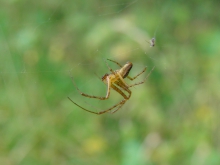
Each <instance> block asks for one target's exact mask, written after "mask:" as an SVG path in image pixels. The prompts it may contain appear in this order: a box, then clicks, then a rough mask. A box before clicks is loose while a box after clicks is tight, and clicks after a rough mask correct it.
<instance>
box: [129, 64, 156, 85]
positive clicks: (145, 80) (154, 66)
mask: <svg viewBox="0 0 220 165" xmlns="http://www.w3.org/2000/svg"><path fill="white" fill-rule="evenodd" d="M154 68H155V66H154V67H153V68H152V69H151V71H150V72H149V73H148V75H147V77H145V79H144V80H143V81H141V82H138V83H135V84H132V85H129V86H128V87H129V88H130V87H133V86H136V85H140V84H143V83H144V82H145V81H146V80H147V79H148V77H149V76H150V74H151V73H152V71H153V70H154Z"/></svg>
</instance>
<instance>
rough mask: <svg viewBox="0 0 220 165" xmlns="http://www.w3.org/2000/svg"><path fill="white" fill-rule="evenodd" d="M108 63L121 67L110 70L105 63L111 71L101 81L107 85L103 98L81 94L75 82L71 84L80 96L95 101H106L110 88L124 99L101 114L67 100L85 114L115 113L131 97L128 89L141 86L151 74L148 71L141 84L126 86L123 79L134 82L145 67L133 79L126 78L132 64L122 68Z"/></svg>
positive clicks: (128, 63)
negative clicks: (94, 99)
mask: <svg viewBox="0 0 220 165" xmlns="http://www.w3.org/2000/svg"><path fill="white" fill-rule="evenodd" d="M108 60H109V61H111V62H114V63H116V64H117V65H118V66H119V67H121V68H120V69H118V70H115V71H114V70H112V69H111V68H110V67H109V65H108V63H107V62H106V65H107V67H108V68H109V70H110V71H111V73H109V74H108V73H106V74H105V75H104V76H103V77H102V81H103V82H104V83H105V84H107V93H106V96H105V97H99V96H91V95H88V94H85V93H83V92H81V91H80V90H79V88H78V87H77V86H76V84H75V82H74V81H73V79H72V81H73V84H74V86H75V87H76V89H77V90H78V91H79V93H80V94H81V95H82V96H85V97H89V98H96V99H100V100H106V99H108V98H109V96H110V89H111V88H112V89H113V90H115V91H116V92H118V93H119V94H120V95H122V97H123V98H124V99H123V100H122V101H120V102H119V103H117V104H115V105H114V106H112V107H110V108H108V109H106V110H103V111H101V112H94V111H91V110H88V109H86V108H84V107H82V106H80V105H79V104H77V103H75V102H74V101H73V100H71V99H70V98H69V97H68V99H69V100H70V101H71V102H72V103H73V104H75V105H76V106H78V107H80V108H81V109H83V110H85V111H87V112H90V113H94V114H97V115H101V114H104V113H106V112H109V111H111V110H112V109H114V108H116V109H115V110H114V111H113V112H111V113H115V112H116V111H118V110H119V109H120V108H121V107H122V106H123V105H124V104H125V103H126V101H127V100H129V98H130V97H131V93H132V92H131V90H130V89H129V88H130V87H133V86H136V85H140V84H143V83H144V82H145V81H146V80H147V78H148V76H149V75H150V74H151V72H152V71H153V69H154V67H153V69H152V70H151V71H150V73H149V74H148V75H147V77H146V78H145V79H144V80H143V81H141V82H138V83H135V84H132V85H128V84H126V82H125V81H124V79H125V78H128V79H130V80H134V79H136V78H137V77H138V76H140V75H141V74H142V73H144V72H145V71H146V67H145V68H144V69H143V70H142V71H141V72H140V73H139V74H137V75H136V76H134V77H133V78H132V77H130V76H128V74H129V72H130V70H131V68H132V66H133V64H132V63H131V62H127V63H126V64H125V65H124V66H122V65H121V64H119V63H118V62H116V61H113V60H110V59H108ZM123 91H126V92H127V93H128V96H126V95H125V94H124V92H123Z"/></svg>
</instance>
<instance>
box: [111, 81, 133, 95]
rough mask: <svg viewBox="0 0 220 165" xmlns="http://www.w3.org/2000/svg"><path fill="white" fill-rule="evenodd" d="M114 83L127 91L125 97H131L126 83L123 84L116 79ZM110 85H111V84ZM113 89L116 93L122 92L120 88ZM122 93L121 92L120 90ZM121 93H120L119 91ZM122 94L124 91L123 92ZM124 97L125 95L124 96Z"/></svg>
mask: <svg viewBox="0 0 220 165" xmlns="http://www.w3.org/2000/svg"><path fill="white" fill-rule="evenodd" d="M115 84H117V85H118V86H119V87H121V88H122V89H124V90H125V91H127V92H128V94H129V95H128V97H127V96H126V97H127V99H129V98H130V97H131V91H130V90H129V88H128V87H127V86H126V85H124V84H123V83H122V82H121V81H117V82H115ZM112 86H113V84H112ZM114 90H115V91H117V92H118V93H120V92H122V91H121V90H120V89H118V90H116V89H114ZM122 93H123V92H122ZM120 94H121V93H120ZM123 94H124V93H123ZM121 95H122V94H121ZM124 98H125V97H124Z"/></svg>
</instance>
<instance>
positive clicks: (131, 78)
mask: <svg viewBox="0 0 220 165" xmlns="http://www.w3.org/2000/svg"><path fill="white" fill-rule="evenodd" d="M146 69H147V67H145V68H144V69H143V70H142V71H141V72H140V73H138V74H137V75H136V76H134V77H130V76H127V78H128V79H129V80H134V79H136V78H137V77H138V76H140V75H141V74H142V73H144V72H145V71H146Z"/></svg>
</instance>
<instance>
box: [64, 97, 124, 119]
mask: <svg viewBox="0 0 220 165" xmlns="http://www.w3.org/2000/svg"><path fill="white" fill-rule="evenodd" d="M68 99H69V100H70V101H71V102H72V103H73V104H75V105H76V106H78V107H80V108H81V109H83V110H84V111H87V112H90V113H93V114H96V115H101V114H104V113H106V112H109V111H111V110H112V109H114V108H116V107H117V106H120V105H121V104H124V103H125V100H122V101H120V102H119V103H117V104H115V105H114V106H112V107H111V108H108V109H106V110H104V111H101V112H94V111H91V110H88V109H86V108H84V107H82V106H80V105H79V104H77V103H75V102H74V101H73V100H71V99H70V98H69V97H68ZM121 107H122V106H120V108H121ZM117 110H118V109H117Z"/></svg>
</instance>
